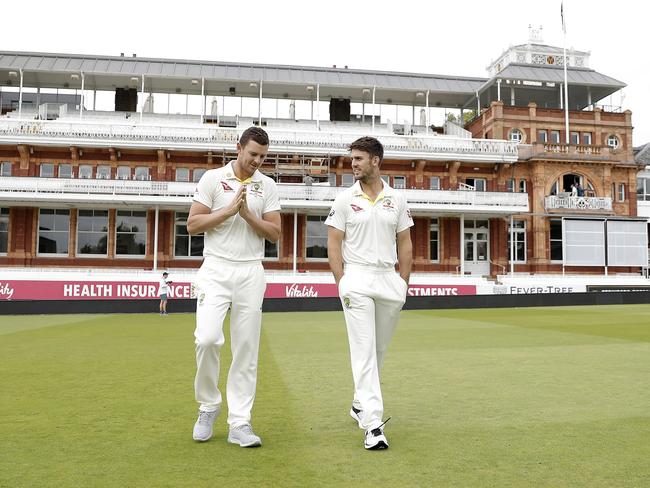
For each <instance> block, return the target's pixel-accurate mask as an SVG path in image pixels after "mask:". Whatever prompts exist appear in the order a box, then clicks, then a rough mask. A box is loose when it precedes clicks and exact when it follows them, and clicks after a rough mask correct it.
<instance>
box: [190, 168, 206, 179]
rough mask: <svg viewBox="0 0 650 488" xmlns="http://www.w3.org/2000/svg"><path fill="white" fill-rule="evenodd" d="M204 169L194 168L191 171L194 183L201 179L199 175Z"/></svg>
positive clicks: (201, 174)
mask: <svg viewBox="0 0 650 488" xmlns="http://www.w3.org/2000/svg"><path fill="white" fill-rule="evenodd" d="M206 171H207V170H205V169H203V168H198V169H195V170H194V171H193V172H192V181H193V182H195V183H196V182H198V181H199V180H200V179H201V176H203V174H204V173H205V172H206Z"/></svg>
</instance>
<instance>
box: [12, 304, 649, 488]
mask: <svg viewBox="0 0 650 488" xmlns="http://www.w3.org/2000/svg"><path fill="white" fill-rule="evenodd" d="M649 319H650V306H647V305H636V306H608V307H567V308H544V309H534V308H530V309H490V310H441V311H409V312H404V313H403V315H402V319H401V322H400V325H399V327H398V329H397V332H396V335H395V337H394V339H393V342H392V344H391V346H390V348H389V352H388V355H387V358H386V363H385V365H384V371H383V375H382V390H383V394H384V398H385V407H386V410H385V414H386V417H388V416H392V420H391V421H390V422H389V423H388V425H387V428H386V433H387V435H388V438H389V441H390V442H391V447H390V449H389V450H387V451H383V452H367V451H365V450H364V449H363V447H362V441H363V436H362V432H361V431H360V430H359V429H358V427H357V426H356V424H355V423H354V421H353V420H352V419H351V418H350V417H349V416H348V414H347V411H348V409H349V407H350V402H351V400H352V379H351V373H350V366H349V352H348V345H347V340H346V334H345V326H344V324H343V317H342V314H341V313H340V312H331V313H276V314H265V317H264V325H263V337H262V345H261V355H260V369H259V377H258V395H257V398H256V402H255V408H254V411H253V426H254V427H255V429H256V431H257V432H258V433H259V434H260V435H261V436H262V439H263V442H264V446H263V447H262V448H260V449H254V450H247V449H241V448H239V447H237V446H232V445H228V444H227V443H226V441H225V438H226V434H227V431H226V425H225V418H226V415H225V413H222V415H221V417H219V419H218V420H217V423H216V424H215V437H214V438H213V439H212V440H211V441H210V442H207V443H205V444H197V443H194V442H193V441H192V439H191V432H192V425H193V423H194V420H195V415H196V410H197V407H196V404H195V403H194V398H193V375H194V345H193V336H192V332H193V327H194V324H193V320H194V316H193V315H190V314H188V315H184V314H179V315H170V316H168V317H160V316H159V315H158V314H155V315H153V314H152V315H96V316H90V315H86V316H83V315H80V316H30V317H24V316H23V317H17V316H16V317H2V318H1V320H0V358H2V362H1V364H2V376H1V378H2V379H1V381H2V395H0V412H1V415H0V432H1V434H2V435H0V452H1V453H2V455H1V456H0V486H2V487H5V486H6V487H12V488H13V487H32V486H33V487H50V486H51V487H81V486H83V487H94V486H105V487H122V486H129V487H183V486H188V487H203V486H206V487H207V486H210V487H213V486H233V487H238V486H253V487H265V486H273V487H276V486H277V487H288V486H300V487H309V486H327V487H330V486H355V487H364V486H369V487H377V486H386V487H393V486H400V487H402V486H435V487H447V486H449V487H452V486H453V487H499V488H505V487H516V488H526V487H589V488H594V487H617V488H624V487H640V486H647V481H648V479H650V467H649V466H650V464H649V463H648V459H650V443H649V442H648V438H649V436H650V417H649V413H648V405H650V389H649V388H648V372H649V371H650V325H649V324H650V320H649ZM222 356H223V360H224V364H225V367H224V368H222V378H221V382H220V384H221V385H223V384H224V381H225V375H226V374H227V365H228V364H229V361H230V353H229V343H228V342H227V343H226V346H225V347H224V348H223V349H222Z"/></svg>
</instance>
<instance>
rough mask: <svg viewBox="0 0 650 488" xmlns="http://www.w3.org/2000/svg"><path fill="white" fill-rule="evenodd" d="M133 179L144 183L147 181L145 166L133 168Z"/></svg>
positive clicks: (147, 172) (147, 175)
mask: <svg viewBox="0 0 650 488" xmlns="http://www.w3.org/2000/svg"><path fill="white" fill-rule="evenodd" d="M135 179H136V180H139V181H146V180H148V179H149V168H148V167H146V166H138V167H137V168H135Z"/></svg>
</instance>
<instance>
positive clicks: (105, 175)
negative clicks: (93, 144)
mask: <svg viewBox="0 0 650 488" xmlns="http://www.w3.org/2000/svg"><path fill="white" fill-rule="evenodd" d="M95 178H97V179H98V180H110V179H111V167H110V166H108V165H101V166H97V175H96V176H95Z"/></svg>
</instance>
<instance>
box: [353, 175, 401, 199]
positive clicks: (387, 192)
mask: <svg viewBox="0 0 650 488" xmlns="http://www.w3.org/2000/svg"><path fill="white" fill-rule="evenodd" d="M381 182H382V184H383V185H384V188H383V189H382V190H381V192H379V195H377V199H376V200H375V201H374V202H372V201H371V200H370V197H369V196H368V195H366V194H365V193H364V192H363V190H362V189H361V182H360V181H359V180H357V181H355V182H354V185H352V195H354V196H355V197H361V198H365V199H366V200H368V201H369V202H371V203H376V202H378V201H379V200H381V199H382V198H386V197H388V196H392V195H393V193H394V192H395V190H394V189H393V188H392V187H390V186H389V185H388V183H386V182H385V181H384V180H381Z"/></svg>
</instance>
